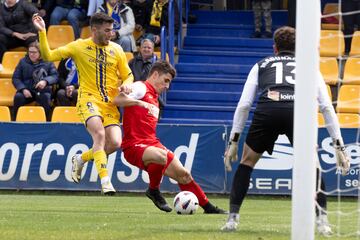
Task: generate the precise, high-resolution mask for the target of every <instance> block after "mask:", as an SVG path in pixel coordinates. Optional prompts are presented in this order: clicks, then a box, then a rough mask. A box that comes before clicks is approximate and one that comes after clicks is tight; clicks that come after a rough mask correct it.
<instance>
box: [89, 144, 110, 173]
mask: <svg viewBox="0 0 360 240" xmlns="http://www.w3.org/2000/svg"><path fill="white" fill-rule="evenodd" d="M89 151H90V150H89ZM93 155H94V162H95V165H96V169H97V171H98V174H99V177H100V179H102V178H103V177H107V176H109V175H108V170H107V168H106V164H107V157H106V153H105V151H104V150H100V151H96V152H94V154H93Z"/></svg>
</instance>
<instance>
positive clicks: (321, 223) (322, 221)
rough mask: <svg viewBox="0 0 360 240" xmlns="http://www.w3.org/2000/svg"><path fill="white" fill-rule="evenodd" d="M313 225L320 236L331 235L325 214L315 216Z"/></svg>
mask: <svg viewBox="0 0 360 240" xmlns="http://www.w3.org/2000/svg"><path fill="white" fill-rule="evenodd" d="M315 223H316V228H317V231H318V233H319V234H320V235H323V236H331V235H332V234H333V231H332V230H331V227H330V224H329V220H328V218H327V215H326V214H320V215H319V216H317V217H316V221H315Z"/></svg>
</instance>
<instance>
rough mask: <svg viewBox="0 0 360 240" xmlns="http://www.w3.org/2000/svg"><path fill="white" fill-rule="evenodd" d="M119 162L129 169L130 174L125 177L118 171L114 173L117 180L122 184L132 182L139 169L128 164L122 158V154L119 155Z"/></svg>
mask: <svg viewBox="0 0 360 240" xmlns="http://www.w3.org/2000/svg"><path fill="white" fill-rule="evenodd" d="M121 162H122V164H124V165H125V166H127V167H128V168H129V169H130V174H129V175H126V174H125V171H118V172H117V173H116V177H117V179H118V180H119V181H120V182H123V183H131V182H134V181H135V180H136V178H137V177H138V175H139V171H140V170H139V168H137V167H135V166H133V165H131V164H130V163H128V162H127V161H126V159H125V157H124V153H121Z"/></svg>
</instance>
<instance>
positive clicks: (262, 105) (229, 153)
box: [222, 27, 350, 235]
mask: <svg viewBox="0 0 360 240" xmlns="http://www.w3.org/2000/svg"><path fill="white" fill-rule="evenodd" d="M274 42H275V44H274V53H275V56H270V57H267V58H265V59H263V60H261V61H260V62H258V63H256V64H255V65H254V66H253V68H252V69H251V71H250V73H249V75H248V78H247V80H246V83H245V86H244V91H243V93H242V96H241V98H240V101H239V103H238V105H237V108H236V111H235V114H234V119H233V126H232V129H231V135H230V142H229V145H228V148H227V149H226V151H225V156H224V162H225V167H226V169H227V170H228V171H231V161H236V160H237V158H238V156H237V154H238V141H239V139H240V135H241V133H242V131H243V129H244V125H245V122H246V120H247V118H248V115H249V110H250V107H251V105H252V104H253V101H254V99H255V97H256V93H257V91H259V93H260V96H259V100H258V103H257V106H256V110H255V113H254V117H253V120H252V123H251V126H250V129H249V132H248V135H247V137H246V141H245V143H244V148H243V153H242V159H241V161H240V165H239V166H238V168H237V170H236V173H235V175H234V178H233V181H232V188H231V193H230V213H229V217H228V220H227V223H226V224H225V225H224V226H223V227H222V230H223V231H234V230H236V228H237V225H238V222H239V211H240V207H241V204H242V202H243V200H244V198H245V196H246V194H247V191H248V188H249V182H250V176H251V173H252V171H253V168H254V167H255V164H256V163H257V161H258V160H259V159H260V157H261V155H262V154H263V153H264V152H265V151H267V152H268V153H269V154H272V151H273V147H274V143H275V141H276V139H277V138H278V136H279V135H280V134H285V135H286V136H287V137H288V139H289V140H290V142H291V144H292V143H293V111H294V84H295V57H294V51H295V29H294V28H291V27H281V28H279V29H278V30H276V31H275V33H274ZM317 80H318V102H319V108H320V111H321V112H322V114H323V115H324V118H325V121H326V127H327V130H328V132H329V134H330V136H331V137H332V139H333V141H334V147H335V149H336V157H337V166H338V168H340V169H341V171H342V174H343V175H345V174H346V173H347V171H348V169H349V167H350V163H349V159H348V157H347V155H346V153H345V147H344V143H343V140H342V137H341V132H340V127H339V122H338V119H337V116H336V114H335V111H334V109H333V107H332V105H331V102H330V99H329V97H328V94H327V89H326V85H325V82H324V80H323V79H322V77H321V74H320V72H319V79H317ZM318 176H319V170H318ZM320 184H321V189H322V190H325V188H324V182H323V180H322V179H321V183H320ZM317 202H318V205H319V206H320V207H321V210H317V212H316V213H317V219H316V224H317V229H318V231H319V233H320V234H323V235H330V234H331V233H332V231H331V228H330V226H329V224H328V220H327V216H326V213H325V211H324V210H325V209H326V196H325V195H324V194H323V193H321V192H320V193H319V194H318V195H317Z"/></svg>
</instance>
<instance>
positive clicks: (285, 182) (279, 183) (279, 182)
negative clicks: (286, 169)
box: [275, 178, 291, 190]
mask: <svg viewBox="0 0 360 240" xmlns="http://www.w3.org/2000/svg"><path fill="white" fill-rule="evenodd" d="M280 188H286V189H288V190H291V179H289V178H279V179H276V180H275V189H280Z"/></svg>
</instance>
